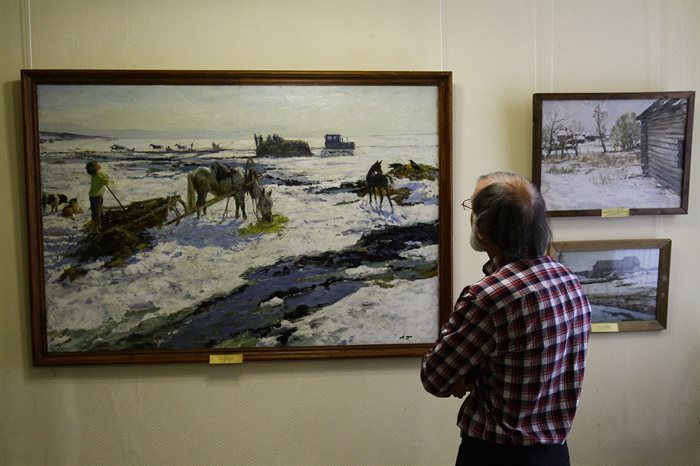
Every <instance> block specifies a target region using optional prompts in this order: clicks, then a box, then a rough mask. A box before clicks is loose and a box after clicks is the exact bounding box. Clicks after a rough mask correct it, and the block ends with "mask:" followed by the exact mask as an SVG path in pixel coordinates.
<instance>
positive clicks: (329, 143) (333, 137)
mask: <svg viewBox="0 0 700 466" xmlns="http://www.w3.org/2000/svg"><path fill="white" fill-rule="evenodd" d="M325 139H326V142H325V146H324V148H323V150H322V151H321V155H322V156H330V155H354V153H355V143H354V142H353V141H348V140H347V139H343V137H342V136H341V135H340V134H326V137H325Z"/></svg>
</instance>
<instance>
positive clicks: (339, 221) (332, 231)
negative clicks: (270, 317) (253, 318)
mask: <svg viewBox="0 0 700 466" xmlns="http://www.w3.org/2000/svg"><path fill="white" fill-rule="evenodd" d="M399 141H400V140H398V139H397V140H396V141H387V140H382V139H379V138H378V139H376V140H374V141H368V142H371V144H367V143H366V144H364V145H363V142H362V141H357V142H358V150H357V151H356V155H355V156H352V157H350V156H340V157H324V158H319V157H316V156H314V157H306V158H289V159H261V160H256V163H257V164H260V165H263V164H264V165H265V166H268V167H270V168H269V169H268V170H267V172H266V173H265V175H266V176H271V177H278V178H282V179H290V178H299V179H302V180H304V181H306V182H311V183H314V184H312V185H310V186H309V185H300V186H283V185H277V184H269V185H268V186H267V187H269V188H271V189H272V197H273V202H274V206H273V213H278V214H282V215H284V216H286V217H288V218H289V222H288V224H287V225H286V227H285V228H284V229H283V230H282V231H280V232H278V233H273V234H260V235H251V236H241V235H240V234H239V228H241V227H242V226H244V225H249V224H251V223H253V222H255V217H254V215H253V214H252V212H251V210H252V209H251V204H250V199H249V198H247V200H246V202H247V206H246V207H247V211H248V214H249V216H248V219H247V220H245V221H244V220H242V219H235V218H233V213H234V210H233V209H234V207H233V202H231V205H230V206H229V212H228V217H227V218H226V219H225V220H223V221H222V217H223V213H224V206H225V202H222V203H219V204H215V205H214V206H211V207H209V208H208V210H207V214H206V216H204V217H202V218H201V219H197V218H196V216H189V217H186V218H184V219H183V220H182V221H181V223H180V224H179V225H175V224H173V225H169V226H166V227H163V228H162V229H161V230H157V229H154V230H153V232H152V233H153V234H154V235H155V238H156V244H155V246H154V248H153V249H151V250H147V251H144V252H141V253H138V254H135V255H134V256H132V257H131V258H129V259H128V260H127V263H126V265H124V266H123V267H113V268H105V267H102V265H103V263H104V262H105V259H106V258H102V259H101V260H95V261H94V262H92V263H89V264H78V263H77V261H76V260H75V259H74V258H72V257H67V254H66V253H67V252H68V251H69V250H71V248H73V247H74V245H75V244H76V242H77V241H78V239H79V238H81V237H82V235H83V233H82V231H81V228H82V226H83V224H84V223H85V222H87V221H88V220H89V218H90V209H89V203H88V199H87V197H88V196H87V192H88V189H89V177H88V175H87V174H86V173H85V169H84V167H85V162H86V161H87V160H88V159H89V154H88V155H87V156H86V154H85V153H84V151H98V152H99V153H101V154H102V155H105V154H106V156H108V157H113V160H110V161H106V162H104V163H102V162H101V163H102V166H103V170H104V171H105V172H106V173H107V174H108V175H109V176H110V178H111V179H113V180H114V182H115V184H114V186H113V188H112V189H113V191H114V194H115V195H116V197H117V198H118V199H119V200H120V201H121V203H122V204H124V205H126V204H128V203H130V202H132V201H136V200H143V199H148V198H154V197H160V196H166V195H173V194H180V195H181V196H182V198H183V200H186V174H185V173H184V172H183V171H181V170H178V169H173V170H171V168H170V162H168V163H156V162H155V160H157V159H158V158H159V157H166V156H167V154H165V155H162V156H161V155H151V154H149V156H150V157H151V159H149V160H145V161H144V160H134V159H133V157H136V155H138V154H136V155H134V156H131V155H129V154H118V153H110V150H109V146H110V145H112V144H115V143H116V144H122V145H124V146H126V147H129V148H131V147H136V151H137V153H138V151H142V150H147V149H148V143H149V142H155V143H167V144H170V145H173V144H174V143H175V142H178V141H167V142H165V141H153V140H148V141H146V140H114V139H112V140H106V139H90V140H72V141H58V142H55V143H52V144H48V143H44V144H42V146H41V150H42V153H41V162H42V163H41V176H42V191H46V192H49V193H59V192H60V193H64V194H66V195H67V196H68V197H69V198H72V197H75V198H77V199H78V200H79V202H80V203H81V205H82V207H83V209H84V213H82V214H79V215H77V216H76V217H75V219H67V218H63V217H62V216H61V215H60V213H50V212H46V213H45V214H44V216H43V222H44V224H43V233H44V248H45V274H46V284H45V285H46V312H47V329H48V331H49V332H52V331H60V330H62V329H91V328H95V327H97V326H99V325H100V324H102V323H104V322H107V321H110V320H112V321H115V322H120V330H128V329H129V328H132V327H133V326H135V325H137V324H138V322H139V320H143V319H148V318H150V317H154V316H165V315H169V314H172V313H175V312H178V311H180V310H183V309H186V308H191V307H194V306H197V305H198V304H200V303H202V302H204V301H205V300H209V299H211V298H212V297H216V296H224V295H227V294H229V293H230V292H231V291H232V290H234V289H235V288H237V287H239V286H240V285H242V284H243V283H244V279H243V278H242V273H243V272H245V271H246V270H249V269H254V268H257V267H261V266H265V265H270V264H273V263H275V262H277V261H278V260H279V259H281V258H285V257H293V256H298V255H303V254H316V253H320V252H324V251H336V250H340V249H342V248H345V247H348V246H351V245H354V244H355V243H356V242H357V241H358V239H359V238H360V237H361V235H362V234H363V233H365V232H367V231H370V230H373V229H377V228H381V227H383V226H387V225H406V224H412V223H417V222H430V221H434V220H435V219H437V217H438V199H437V193H438V187H437V181H436V182H432V183H431V182H420V183H417V182H409V181H408V180H395V181H394V183H395V187H399V186H400V185H402V184H406V185H409V184H410V185H411V187H412V188H413V189H414V192H413V195H412V198H411V200H410V201H409V202H416V204H415V205H411V206H399V205H396V204H395V205H394V207H393V209H392V208H391V207H389V205H388V201H387V200H386V199H385V201H384V204H383V205H382V207H381V208H380V207H377V206H376V205H372V206H370V205H369V203H368V198H367V197H364V198H362V199H360V198H359V197H357V196H356V195H355V194H351V193H344V192H337V193H332V194H326V193H324V194H320V193H319V191H320V190H321V189H323V188H329V187H337V186H339V185H340V183H341V182H346V181H347V182H355V181H358V180H363V179H364V177H365V175H366V172H367V170H368V168H369V166H370V165H371V164H372V163H373V162H374V161H376V160H382V161H383V168H384V171H385V172H387V171H388V170H389V164H390V163H406V162H407V161H408V160H409V159H413V160H415V161H416V162H418V163H426V164H430V165H433V166H437V147H436V138H435V136H428V137H424V138H421V139H419V140H418V142H416V141H412V142H413V143H414V144H413V145H405V143H403V144H401V143H399ZM211 142H212V141H211V140H208V141H196V140H195V141H180V142H179V143H181V144H183V145H187V146H189V144H190V143H194V147H195V148H197V147H202V148H209V147H211ZM216 142H217V143H219V144H220V145H221V146H222V147H229V148H230V147H235V148H236V151H225V152H221V153H218V154H206V155H202V156H192V157H190V158H189V159H188V158H187V157H188V156H183V157H181V159H182V161H185V162H188V163H189V162H192V163H201V165H202V166H208V165H209V164H210V162H209V161H208V160H210V159H211V158H218V159H222V160H224V161H233V160H237V161H238V162H240V163H243V162H244V161H245V159H244V158H242V157H245V156H249V155H251V153H250V149H251V148H250V144H248V143H245V142H241V141H221V140H219V141H216ZM250 143H252V141H250ZM360 147H366V149H359V148H360ZM80 152H83V154H82V155H81V156H80V157H81V158H78V157H77V156H76V155H74V154H72V153H80ZM172 155H173V154H170V156H172ZM141 157H143V154H141ZM202 157H207V158H208V159H207V160H204V161H201V162H200V161H198V159H201V158H202ZM234 157H238V158H237V159H235V158H234ZM99 159H100V160H102V159H103V156H100V157H99ZM104 199H105V206H116V205H117V201H116V200H115V199H114V198H113V197H112V196H111V195H110V194H109V192H105V198H104ZM409 254H422V255H424V256H425V257H432V258H434V259H436V258H437V247H434V248H425V249H424V250H414V251H410V252H409ZM69 266H80V267H81V268H83V269H85V270H87V274H86V275H84V276H82V277H79V278H77V279H76V280H75V281H73V282H70V281H68V280H60V279H59V278H60V276H61V274H62V273H63V271H64V270H65V269H66V268H67V267H69ZM376 272H377V270H376V269H372V270H364V269H363V267H358V268H356V269H353V270H350V271H348V274H349V275H355V276H362V275H363V274H365V273H366V274H370V275H371V274H374V273H376ZM437 289H438V280H437V278H431V279H426V280H420V281H411V282H407V281H401V280H395V281H394V282H393V283H391V287H388V288H387V287H381V286H378V285H373V284H372V283H367V284H366V286H364V287H362V288H360V290H359V291H358V292H356V293H355V294H354V295H352V296H348V297H346V298H345V299H343V300H341V301H340V302H337V303H335V304H334V305H332V306H329V307H327V308H325V309H322V310H321V311H319V312H316V313H314V314H311V315H309V316H307V317H305V318H303V319H301V321H298V322H294V323H289V325H293V326H295V327H296V328H297V329H298V330H297V334H298V335H300V336H303V338H304V339H305V340H309V341H315V342H318V344H341V343H343V342H345V343H353V344H364V343H398V342H400V341H399V340H398V338H399V337H400V336H402V335H403V336H406V335H410V336H411V337H412V338H411V340H410V342H411V343H415V342H432V341H433V339H434V338H435V335H437V325H438V324H437V315H438V301H437V298H438V293H437ZM278 300H279V298H275V299H272V300H270V301H268V302H266V303H263V304H262V306H278V305H280V304H281V300H279V301H278ZM133 311H141V313H139V314H138V315H139V316H140V317H139V318H134V317H133ZM127 313H130V315H129V318H125V316H126V314H127ZM293 338H294V337H293ZM401 341H405V339H404V340H401ZM290 344H293V342H292V341H290Z"/></svg>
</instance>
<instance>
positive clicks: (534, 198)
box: [472, 172, 552, 262]
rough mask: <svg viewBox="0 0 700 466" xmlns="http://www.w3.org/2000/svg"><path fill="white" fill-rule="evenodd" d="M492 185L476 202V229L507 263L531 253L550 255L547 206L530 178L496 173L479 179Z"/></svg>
mask: <svg viewBox="0 0 700 466" xmlns="http://www.w3.org/2000/svg"><path fill="white" fill-rule="evenodd" d="M485 179H488V180H491V183H490V184H488V185H487V186H485V187H484V188H482V189H481V190H480V191H479V192H477V193H476V195H475V196H474V198H473V199H472V209H473V211H474V226H475V227H476V229H477V231H478V232H480V233H481V234H482V235H484V236H485V237H486V238H487V239H488V240H489V241H490V242H491V243H493V244H494V245H495V246H496V247H497V248H498V249H499V250H500V253H501V254H502V255H503V259H505V260H506V261H507V262H513V261H516V260H519V259H522V258H523V257H524V256H525V255H526V254H527V253H528V252H529V253H530V254H535V255H537V256H538V257H539V256H542V255H544V254H545V253H546V251H547V247H548V246H549V242H550V240H551V237H552V231H551V229H550V228H549V222H548V219H547V206H546V205H545V202H544V199H543V198H542V195H541V194H540V192H539V191H538V190H537V188H536V187H535V185H533V184H532V183H531V182H530V181H529V180H528V179H527V178H525V177H523V176H522V175H519V174H517V173H513V172H494V173H489V174H486V175H483V176H481V177H479V181H482V180H485Z"/></svg>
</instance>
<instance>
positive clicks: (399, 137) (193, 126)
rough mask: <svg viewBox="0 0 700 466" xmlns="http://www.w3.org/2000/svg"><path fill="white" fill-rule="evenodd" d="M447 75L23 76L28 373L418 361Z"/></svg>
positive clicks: (442, 220)
mask: <svg viewBox="0 0 700 466" xmlns="http://www.w3.org/2000/svg"><path fill="white" fill-rule="evenodd" d="M451 79H452V78H451V73H450V72H361V71H358V72H335V71H313V72H306V71H176V70H173V71H145V70H142V71H128V70H92V71H90V70H25V71H23V72H22V97H23V109H24V128H25V139H24V142H25V165H26V186H27V206H28V237H29V259H30V267H29V270H30V273H31V277H30V286H31V318H32V333H33V335H32V337H33V338H32V340H33V350H34V363H35V364H36V365H57V364H107V363H112V364H122V363H158V362H212V361H213V362H227V361H236V360H240V359H241V358H243V359H245V360H260V359H307V358H351V357H352V358H355V357H382V356H386V357H388V356H420V355H422V354H423V353H424V352H425V351H426V350H427V349H428V348H429V347H430V346H431V345H432V344H433V342H434V341H435V339H436V338H437V336H438V331H439V328H440V325H441V323H442V322H443V321H444V320H445V319H446V317H447V315H448V313H449V311H450V309H451V306H452V262H451V260H452V259H451V250H450V246H451V244H450V243H451V231H452V226H451V173H450V166H451V148H452V146H451V131H452V126H451V125H452V119H451V112H452V102H451V98H452V94H451Z"/></svg>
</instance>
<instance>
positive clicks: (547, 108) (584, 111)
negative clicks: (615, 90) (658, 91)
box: [542, 99, 656, 134]
mask: <svg viewBox="0 0 700 466" xmlns="http://www.w3.org/2000/svg"><path fill="white" fill-rule="evenodd" d="M655 101H656V99H621V100H618V99H614V100H588V99H586V100H545V101H543V102H542V116H543V119H542V126H543V127H544V126H547V125H549V124H550V123H551V121H552V117H553V115H554V111H555V110H556V112H557V119H561V118H566V119H567V120H568V121H567V122H565V125H566V126H568V125H570V122H571V121H572V120H578V121H580V122H581V128H582V130H583V132H584V133H589V134H596V126H595V121H594V120H593V110H594V109H595V107H596V105H600V106H601V108H602V109H603V110H604V111H606V112H608V117H607V119H606V121H605V126H606V128H607V134H610V131H611V130H612V129H613V126H615V122H616V121H617V119H618V118H620V116H621V115H623V114H625V113H631V112H634V113H635V114H637V115H639V114H640V113H642V112H643V111H644V110H646V109H647V108H648V107H649V106H650V105H651V104H653V103H654V102H655Z"/></svg>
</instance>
